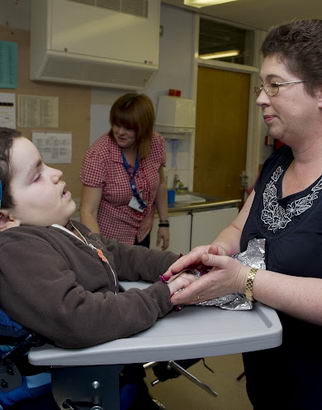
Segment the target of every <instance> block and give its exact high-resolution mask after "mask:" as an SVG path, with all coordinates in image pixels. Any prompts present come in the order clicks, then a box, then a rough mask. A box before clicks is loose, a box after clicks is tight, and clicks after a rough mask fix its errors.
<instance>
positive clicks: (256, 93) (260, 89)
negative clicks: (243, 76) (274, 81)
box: [254, 86, 263, 97]
mask: <svg viewBox="0 0 322 410" xmlns="http://www.w3.org/2000/svg"><path fill="white" fill-rule="evenodd" d="M262 89H263V86H261V87H254V94H255V96H256V97H258V96H259V94H260V93H261V91H262Z"/></svg>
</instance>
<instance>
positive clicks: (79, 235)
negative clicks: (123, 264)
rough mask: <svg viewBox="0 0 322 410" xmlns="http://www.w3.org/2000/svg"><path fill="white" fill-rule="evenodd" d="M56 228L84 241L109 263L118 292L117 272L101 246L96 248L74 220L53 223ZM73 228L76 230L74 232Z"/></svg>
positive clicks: (104, 261)
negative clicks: (61, 223)
mask: <svg viewBox="0 0 322 410" xmlns="http://www.w3.org/2000/svg"><path fill="white" fill-rule="evenodd" d="M52 226H53V227H54V228H58V229H61V230H63V231H65V232H67V233H69V234H70V235H73V236H74V237H75V238H77V239H78V240H80V241H81V242H83V243H84V244H85V245H87V246H88V247H89V248H91V249H92V250H93V251H94V252H96V255H97V256H98V257H99V259H100V260H101V261H102V262H103V263H104V264H107V265H108V267H109V268H110V271H111V272H112V274H113V279H114V294H115V295H116V294H117V287H118V282H117V279H116V274H115V272H114V269H113V268H112V266H111V264H110V263H109V261H108V259H107V257H106V256H105V255H104V252H103V250H102V249H100V248H96V246H94V245H93V244H92V243H90V242H89V241H88V240H87V239H86V238H85V236H84V235H83V234H82V233H81V231H80V230H79V229H78V228H76V226H75V225H74V224H73V222H72V221H69V222H68V223H67V224H66V226H62V225H58V224H53V225H52ZM73 230H74V231H75V232H76V233H75V232H73Z"/></svg>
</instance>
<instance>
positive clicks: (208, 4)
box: [184, 0, 237, 8]
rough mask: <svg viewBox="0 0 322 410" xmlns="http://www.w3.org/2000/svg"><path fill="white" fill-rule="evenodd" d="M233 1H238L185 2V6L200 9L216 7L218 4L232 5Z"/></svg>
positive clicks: (185, 0)
mask: <svg viewBox="0 0 322 410" xmlns="http://www.w3.org/2000/svg"><path fill="white" fill-rule="evenodd" d="M232 1H237V0H184V5H185V6H191V7H197V8H200V7H207V6H215V5H216V4H223V3H230V2H232Z"/></svg>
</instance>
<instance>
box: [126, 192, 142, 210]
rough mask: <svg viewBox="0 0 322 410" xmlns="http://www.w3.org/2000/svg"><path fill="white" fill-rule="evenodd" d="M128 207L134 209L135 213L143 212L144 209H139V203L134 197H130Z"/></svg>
mask: <svg viewBox="0 0 322 410" xmlns="http://www.w3.org/2000/svg"><path fill="white" fill-rule="evenodd" d="M129 207H130V208H132V209H134V210H135V211H138V212H143V211H144V209H143V208H142V207H141V205H140V203H139V201H138V200H137V199H136V198H135V196H132V198H131V200H130V202H129Z"/></svg>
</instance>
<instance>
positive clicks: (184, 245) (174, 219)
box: [150, 213, 191, 253]
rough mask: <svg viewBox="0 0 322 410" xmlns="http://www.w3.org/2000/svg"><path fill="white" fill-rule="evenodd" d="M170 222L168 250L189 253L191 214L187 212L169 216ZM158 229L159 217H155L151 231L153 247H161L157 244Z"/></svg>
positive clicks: (151, 246)
mask: <svg viewBox="0 0 322 410" xmlns="http://www.w3.org/2000/svg"><path fill="white" fill-rule="evenodd" d="M169 222H170V245H169V248H168V250H169V251H172V252H174V253H187V252H189V250H190V234H191V215H189V214H187V213H182V214H175V215H170V216H169ZM157 231H158V219H155V221H154V225H153V229H152V232H151V242H150V248H151V249H159V248H158V247H157V246H156V241H157Z"/></svg>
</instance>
